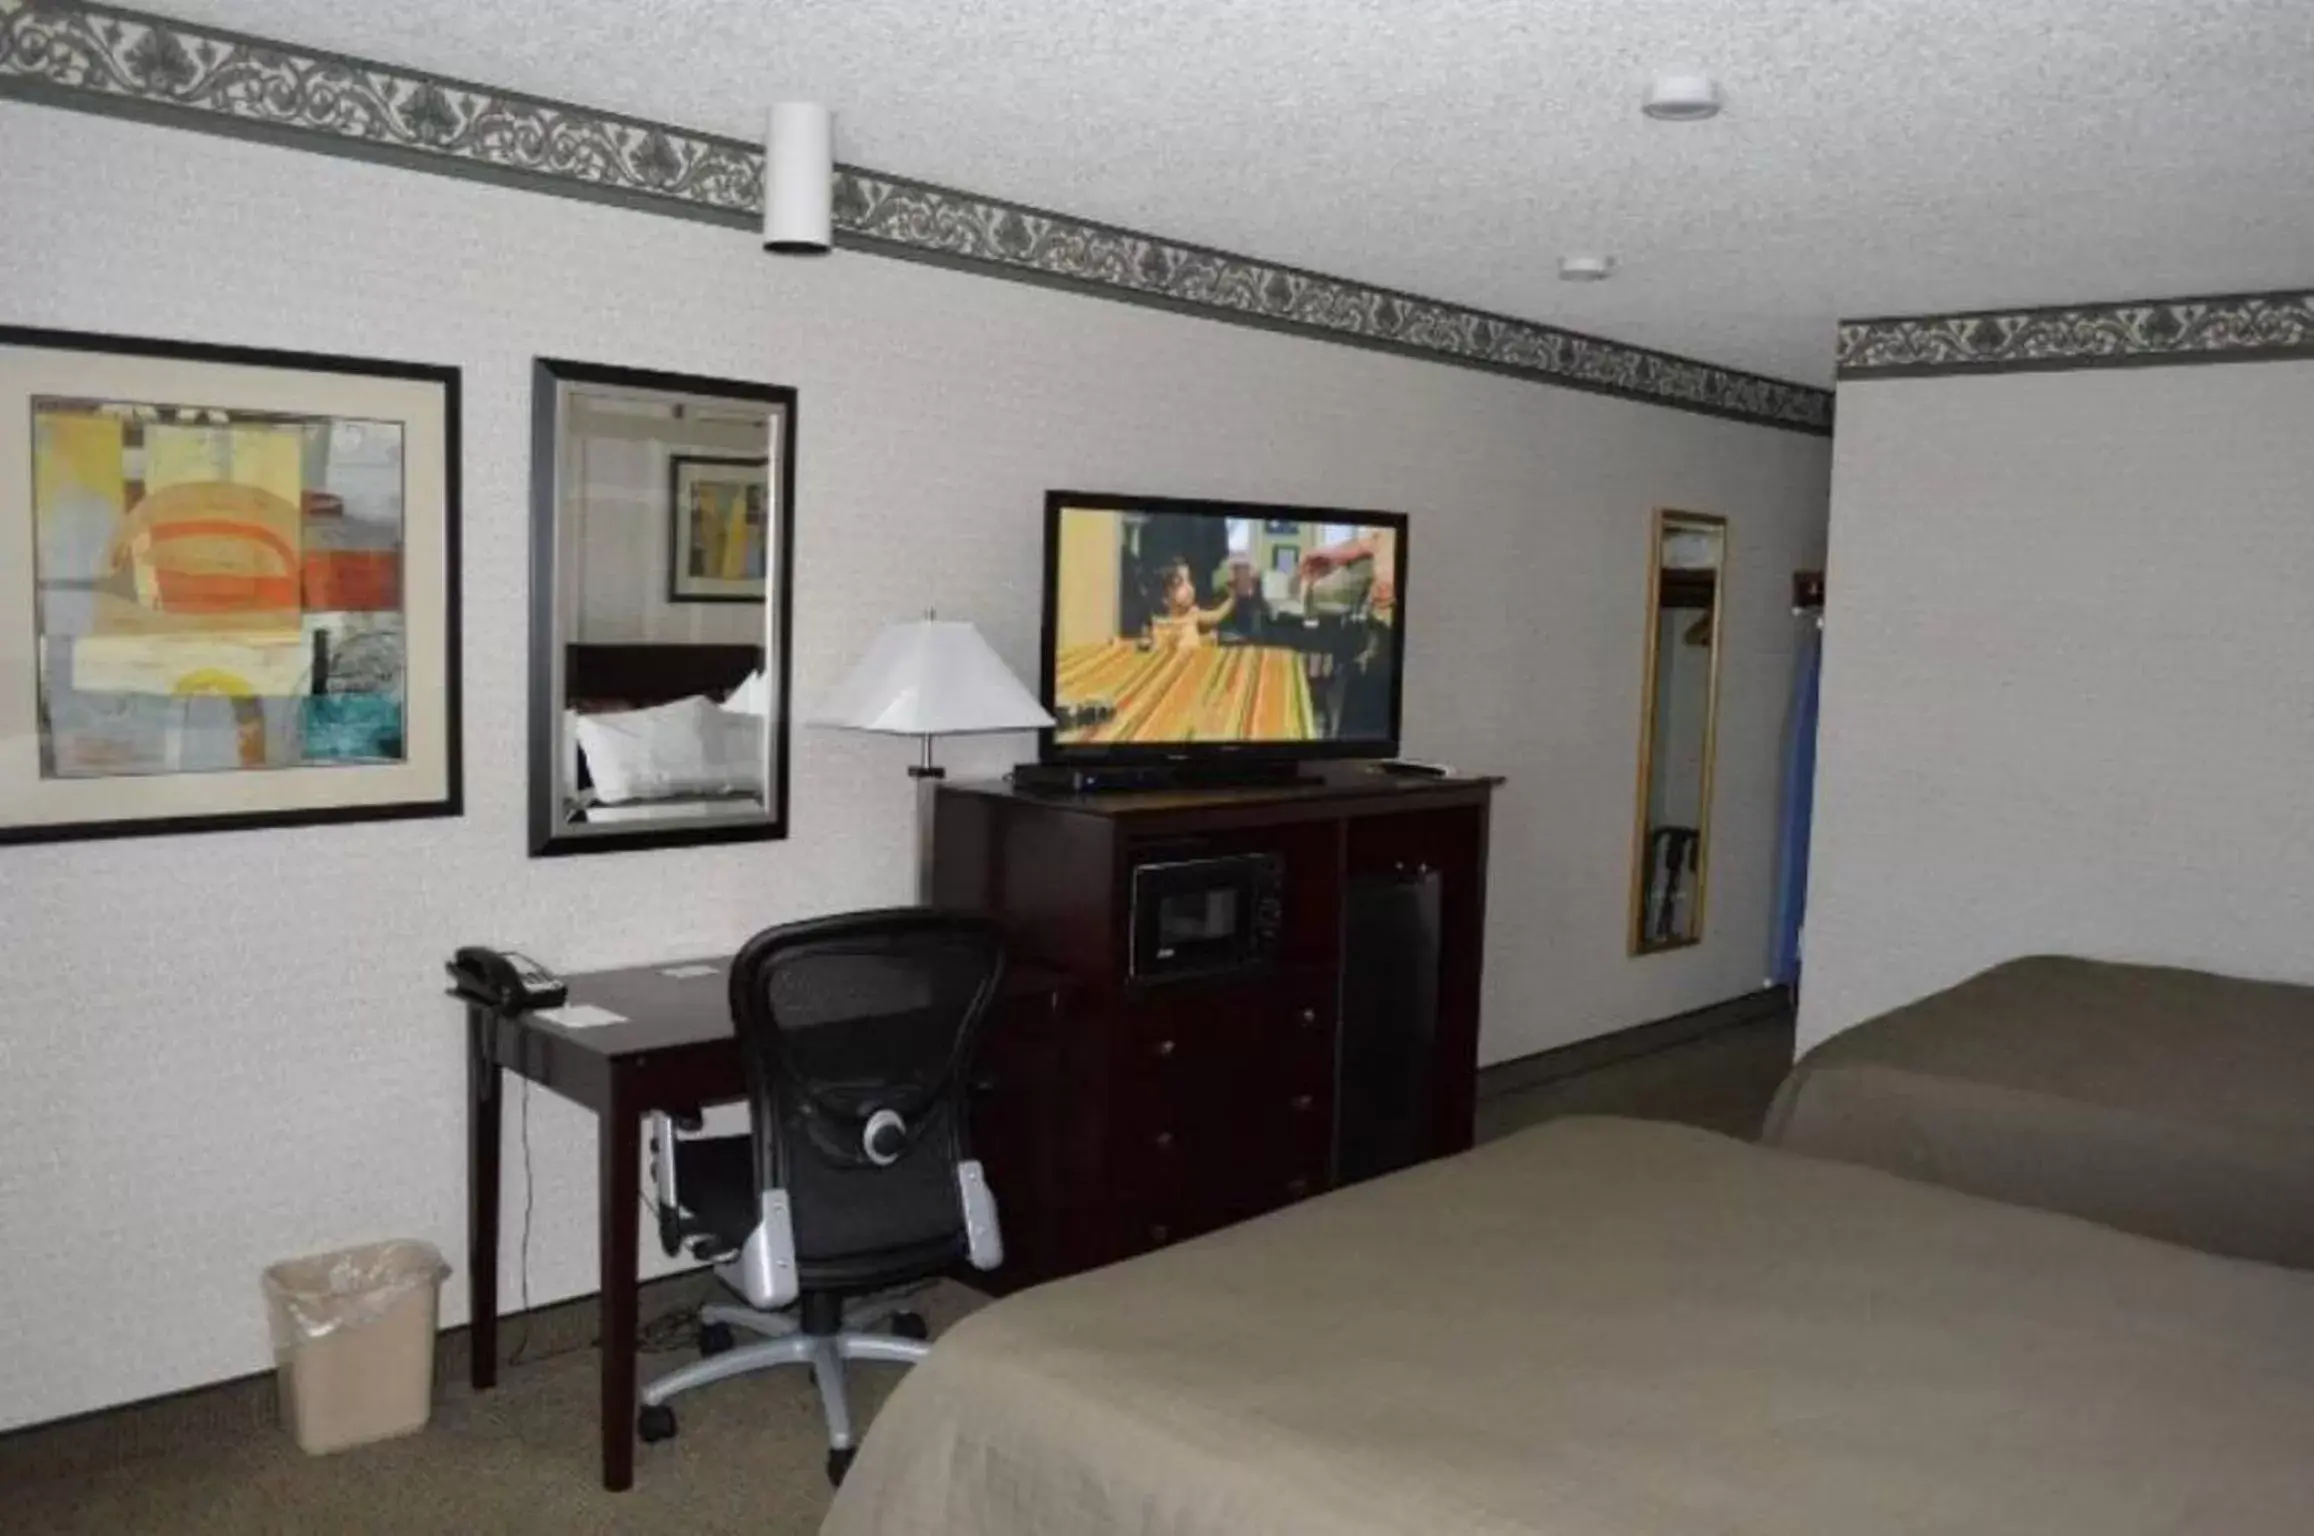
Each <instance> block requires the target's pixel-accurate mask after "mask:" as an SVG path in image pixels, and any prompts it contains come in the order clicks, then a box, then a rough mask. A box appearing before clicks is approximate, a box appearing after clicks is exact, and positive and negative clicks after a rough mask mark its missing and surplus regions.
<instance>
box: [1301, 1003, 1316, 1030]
mask: <svg viewBox="0 0 2314 1536" xmlns="http://www.w3.org/2000/svg"><path fill="white" fill-rule="evenodd" d="M1317 1022H1318V1010H1317V1009H1315V1008H1304V1009H1303V1010H1302V1026H1303V1027H1304V1028H1305V1029H1306V1028H1309V1027H1311V1026H1313V1025H1315V1024H1316V1023H1317Z"/></svg>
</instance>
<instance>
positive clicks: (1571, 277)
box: [1559, 256, 1615, 283]
mask: <svg viewBox="0 0 2314 1536" xmlns="http://www.w3.org/2000/svg"><path fill="white" fill-rule="evenodd" d="M1614 275H1615V258H1614V257H1612V256H1561V257H1560V258H1559V279H1560V281H1562V282H1568V283H1603V282H1605V281H1606V280H1607V279H1608V278H1610V277H1613V276H1614Z"/></svg>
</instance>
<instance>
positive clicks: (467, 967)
mask: <svg viewBox="0 0 2314 1536" xmlns="http://www.w3.org/2000/svg"><path fill="white" fill-rule="evenodd" d="M443 969H444V970H446V971H448V972H449V973H450V979H451V980H452V981H453V982H455V983H457V986H458V990H459V991H460V992H463V993H465V994H466V995H467V996H468V997H471V998H473V999H475V1000H476V1001H478V1002H484V1003H489V1004H490V1005H492V1006H493V1007H495V1008H497V1009H498V1010H499V1011H500V1012H501V1013H528V1012H530V1011H531V1010H532V1009H534V1008H555V1007H559V1006H561V1004H562V1001H563V999H564V998H566V997H568V996H570V986H569V984H568V983H567V982H565V981H564V980H563V979H562V978H561V977H560V976H557V975H556V974H555V973H554V972H552V971H550V970H548V969H547V968H546V967H545V966H543V965H540V964H539V963H538V962H537V961H536V960H533V959H531V958H530V956H528V955H524V954H517V953H516V952H515V951H513V950H510V949H508V950H499V949H484V948H483V947H481V946H480V945H472V944H470V945H468V946H467V947H466V948H464V949H461V950H460V951H458V955H457V958H455V959H453V960H452V961H450V963H449V964H448V965H446V966H444V967H443Z"/></svg>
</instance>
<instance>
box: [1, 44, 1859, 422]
mask: <svg viewBox="0 0 2314 1536" xmlns="http://www.w3.org/2000/svg"><path fill="white" fill-rule="evenodd" d="M0 96H13V97H17V98H20V99H24V100H31V101H38V102H43V103H47V104H50V105H55V106H64V107H71V108H75V109H79V110H84V111H94V112H103V113H108V114H111V115H115V116H123V117H132V118H137V119H141V120H144V121H150V122H159V123H166V124H170V125H172V126H176V127H184V128H198V129H205V130H208V131H212V132H218V133H226V134H233V135H237V136H241V137H248V138H256V139H261V140H265V141H268V142H273V143H281V144H288V145H292V146H295V147H298V148H303V149H315V150H323V151H326V152H330V153H337V154H346V155H352V156H356V157H359V158H365V159H373V160H381V161H385V162H388V163H392V164H397V165H405V166H415V167H418V168H421V169H425V170H431V171H439V172H444V173H447V174H452V175H460V176H468V177H475V178H479V179H482V180H487V181H494V182H499V183H502V184H506V185H511V186H518V187H524V188H527V189H530V190H534V191H543V192H551V193H557V194H561V195H564V196H572V197H583V198H589V199H593V200H597V201H603V202H611V203H617V204H619V205H622V206H625V207H631V208H641V209H646V210H649V211H651V212H655V213H663V214H670V215H674V216H676V217H681V218H690V219H696V220H703V221H705V222H708V223H715V224H726V225H731V226H734V227H748V226H752V225H753V224H754V223H755V222H756V221H757V220H758V219H759V218H760V216H761V202H760V198H761V189H762V181H763V155H762V150H761V147H760V146H758V145H754V144H749V143H745V142H742V141H739V140H735V139H726V138H719V137H716V136H714V135H710V134H702V133H693V132H690V131H689V130H686V129H682V128H676V127H671V126H669V125H666V124H662V123H650V122H644V121H642V120H640V119H636V118H629V117H623V116H620V115H618V114H615V113H608V112H598V111H595V110H592V109H590V108H586V107H578V106H572V105H570V104H568V103H564V102H555V101H546V100H542V99H540V98H537V97H532V96H524V95H520V94H517V93H513V92H509V91H501V90H496V89H493V88H491V87H487V86H480V85H473V84H469V83H466V82H463V81H457V80H450V79H445V78H442V77H440V76H435V75H428V74H424V73H420V72H418V71H415V70H408V69H401V68H397V67H394V66H391V65H385V64H378V63H373V62H369V61H365V60H361V59H351V58H345V57H342V56H339V55H336V54H329V53H323V52H319V51H316V50H312V49H300V48H294V47H291V46H289V45H286V44H283V43H278V42H270V41H267V40H265V39H261V38H253V37H246V36H243V35H241V34H238V33H232V32H224V31H219V30H216V29H214V28H208V27H197V26H193V25H190V24H187V23H182V22H177V21H171V20H169V19H167V18H164V17H159V16H150V15H145V14H142V13H140V12H136V11H128V10H121V9H118V8H115V7H112V6H107V5H92V4H86V3H83V0H0ZM835 195H836V202H835V209H836V227H837V231H838V236H837V238H838V242H839V243H840V244H841V245H843V246H845V247H846V248H849V249H857V250H864V251H872V252H874V253H876V254H879V255H885V256H897V257H902V258H906V259H911V260H919V261H931V262H936V263H940V264H942V265H947V266H954V267H958V268H962V269H965V270H968V271H973V272H978V273H982V274H985V275H989V276H996V277H1006V278H1013V279H1018V280H1024V281H1029V282H1038V283H1045V284H1049V285H1052V286H1056V287H1062V288H1068V289H1071V290H1074V291H1078V292H1084V293H1091V294H1096V295H1100V296H1103V297H1107V298H1115V299H1124V300H1128V301H1132V302H1137V303H1143V304H1152V305H1156V306H1159V307H1162V308H1166V309H1171V310H1176V311H1179V312H1183V313H1188V314H1195V315H1202V316H1205V317H1207V318H1210V319H1218V320H1225V321H1231V322H1235V323H1238V324H1247V325H1256V326H1261V327H1264V328H1267V329H1273V330H1281V331H1287V332H1291V333H1294V334H1298V335H1303V336H1312V337H1318V338H1322V339H1325V340H1330V341H1339V342H1346V343H1349V344H1351V345H1356V346H1365V347H1372V348H1378V349H1381V350H1385V351H1391V352H1397V353H1402V354H1405V355H1408V356H1413V357H1419V358H1424V359H1427V360H1430V361H1433V362H1442V363H1451V364H1457V365H1461V366H1465V367H1473V368H1483V369H1489V370H1492V371H1494V372H1498V373H1505V374H1510V375H1512V376H1515V377H1520V378H1526V379H1532V380H1536V381H1539V382H1543V383H1550V384H1559V385H1565V386H1568V387H1571V388H1576V389H1587V390H1593V391H1597V392H1599V393H1603V394H1611V395H1620V396H1623V397H1626V398H1629V399H1634V400H1642V401H1646V402H1648V403H1651V404H1655V405H1664V406H1670V407H1673V408H1676V409H1680V410H1689V411H1700V412H1704V413H1706V414H1710V415H1715V416H1727V417H1733V418H1735V419H1737V420H1741V421H1748V422H1753V423H1756V424H1759V425H1763V426H1772V427H1782V428H1786V429H1789V430H1793V431H1799V432H1808V433H1815V434H1819V435H1822V434H1828V433H1829V432H1830V431H1831V430H1832V396H1831V393H1830V391H1828V390H1821V389H1812V388H1809V387H1808V386H1806V385H1801V384H1792V383H1787V382H1785V381H1783V380H1779V379H1770V378H1763V377H1761V376H1759V375H1757V374H1749V373H1742V372H1738V371H1736V370H1734V369H1729V368H1721V367H1717V366H1715V365H1713V364H1710V363H1702V362H1696V361H1694V360H1692V359H1688V358H1682V357H1675V356H1672V355H1670V354H1668V353H1663V352H1655V351H1651V350H1648V349H1646V348H1643V347H1632V346H1625V345H1623V344H1621V343H1617V342H1611V341H1604V340H1601V339H1599V338H1597V337H1593V336H1585V335H1582V334H1580V333H1578V332H1574V331H1566V330H1561V329H1559V328H1557V327H1555V326H1548V325H1538V324H1535V323H1533V322H1530V321H1525V320H1514V319H1510V318H1508V317H1505V316H1501V315H1491V314H1486V313H1483V312H1481V311H1478V310H1473V309H1465V308H1463V307H1461V306H1459V305H1454V304H1444V303H1439V302H1437V301H1435V300H1430V299H1422V298H1416V297H1413V296H1410V295H1407V294H1402V293H1394V292H1391V291H1389V290H1386V289H1380V288H1371V287H1367V286H1365V285H1363V284H1359V283H1352V282H1347V281H1344V280H1342V279H1339V278H1331V277H1324V276H1320V275H1318V274H1316V273H1311V272H1304V271H1300V270H1298V269H1296V268H1293V267H1287V266H1281V265H1278V264H1276V263H1272V262H1264V261H1257V260H1254V259H1253V258H1251V257H1245V256H1234V255H1230V254H1228V253H1225V252H1221V251H1213V250H1207V249H1205V248H1203V247H1199V246H1193V245H1185V244H1181V243H1179V242H1176V241H1170V240H1165V239H1162V238H1159V237H1157V236H1155V235H1147V234H1140V233H1136V232H1134V231H1131V230H1125V229H1118V228H1115V227H1113V226H1109V225H1105V224H1095V223H1089V222H1087V221H1085V220H1082V219H1075V218H1071V217H1069V216H1067V215H1065V214H1058V213H1052V212H1048V211H1045V210H1042V209H1036V208H1030V207H1025V206H1023V205H1020V204H1017V203H1008V202H1001V201H998V200H996V199H994V198H987V197H981V196H978V195H976V194H973V193H969V192H958V191H954V190H951V189H949V188H944V187H936V186H930V185H927V184H925V183H922V182H916V181H909V180H906V179H903V178H900V177H896V176H887V175H883V174H880V173H878V172H874V171H866V170H860V169H857V168H855V167H851V166H840V167H838V168H837V173H836V189H835Z"/></svg>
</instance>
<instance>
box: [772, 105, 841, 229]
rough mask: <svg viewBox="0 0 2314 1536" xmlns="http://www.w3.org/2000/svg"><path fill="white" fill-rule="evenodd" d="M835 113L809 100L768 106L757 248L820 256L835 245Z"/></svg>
mask: <svg viewBox="0 0 2314 1536" xmlns="http://www.w3.org/2000/svg"><path fill="white" fill-rule="evenodd" d="M835 174H836V115H835V114H834V113H833V112H830V111H829V110H828V109H827V108H826V107H823V106H820V105H819V104H818V103H816V102H810V101H783V102H781V103H779V104H778V105H777V106H775V107H773V108H772V109H771V132H770V134H769V136H768V137H766V138H765V140H764V146H763V248H764V249H765V250H767V251H777V252H779V253H780V254H782V255H789V256H822V255H825V254H827V251H828V248H829V247H830V246H831V245H833V244H834V243H835Z"/></svg>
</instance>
